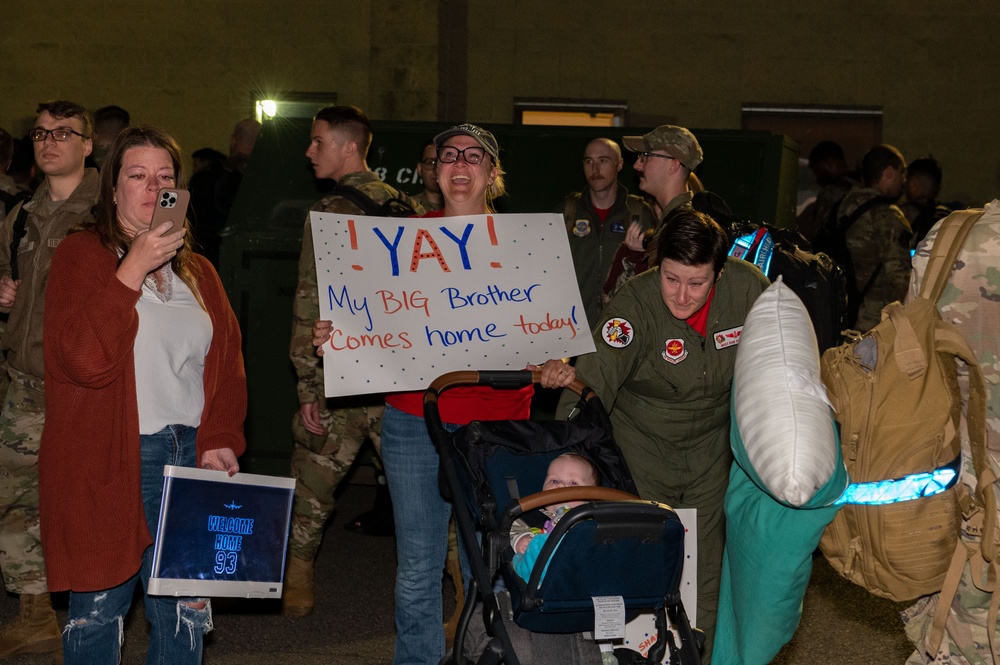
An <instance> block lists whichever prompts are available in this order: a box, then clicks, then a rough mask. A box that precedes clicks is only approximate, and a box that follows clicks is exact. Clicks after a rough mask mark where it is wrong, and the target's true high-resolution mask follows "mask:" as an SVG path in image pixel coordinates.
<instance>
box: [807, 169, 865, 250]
mask: <svg viewBox="0 0 1000 665" xmlns="http://www.w3.org/2000/svg"><path fill="white" fill-rule="evenodd" d="M857 186H858V182H857V181H856V180H854V179H853V178H850V177H848V176H841V177H839V178H837V179H836V180H834V181H833V182H831V183H829V184H827V185H825V186H823V187H821V188H820V190H819V191H818V192H816V202H815V203H814V204H813V219H812V220H811V224H799V225H798V230H799V233H801V234H802V235H803V236H805V237H806V239H807V240H812V239H813V238H815V237H816V234H817V233H819V230H820V229H821V228H823V227H824V226H826V225H827V224H828V223H834V222H835V221H836V220H834V219H832V217H833V216H834V215H835V214H836V211H837V206H838V205H840V202H841V201H842V200H843V199H844V197H845V196H847V193H848V192H849V191H851V189H852V188H854V187H857Z"/></svg>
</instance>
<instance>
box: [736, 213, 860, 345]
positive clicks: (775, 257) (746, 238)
mask: <svg viewBox="0 0 1000 665" xmlns="http://www.w3.org/2000/svg"><path fill="white" fill-rule="evenodd" d="M727 231H729V232H730V233H731V235H730V240H731V241H732V246H731V248H730V250H729V255H730V256H733V257H735V258H738V259H743V260H744V261H747V262H749V263H753V264H754V265H756V266H757V267H758V268H760V269H761V271H762V272H763V273H764V274H765V275H767V278H768V279H770V280H771V281H774V280H775V279H777V277H778V275H781V277H782V279H783V281H784V282H785V284H786V285H788V287H789V288H790V289H792V291H794V292H795V295H797V296H798V297H799V299H800V300H801V301H802V304H803V305H805V307H806V310H807V311H808V312H809V318H810V320H811V321H812V324H813V329H814V330H815V331H816V343H817V345H818V346H819V352H820V353H823V351H825V350H826V349H829V348H831V347H834V346H839V345H840V343H841V341H842V336H841V331H843V330H844V329H845V328H846V327H847V325H846V322H847V312H848V310H847V297H848V296H847V293H848V292H847V280H846V277H845V275H844V271H843V270H842V269H841V267H840V266H839V265H837V263H836V262H835V261H834V260H833V259H831V258H830V257H829V256H827V255H826V254H824V253H822V252H819V253H813V252H810V251H808V250H806V249H803V248H802V246H803V245H804V246H808V242H807V241H806V240H805V238H802V236H801V234H799V233H798V232H797V231H794V230H791V229H781V228H777V227H775V226H771V225H769V224H753V223H752V222H743V223H742V224H740V225H739V226H736V227H731V228H730V229H727ZM800 238H801V240H799V239H800Z"/></svg>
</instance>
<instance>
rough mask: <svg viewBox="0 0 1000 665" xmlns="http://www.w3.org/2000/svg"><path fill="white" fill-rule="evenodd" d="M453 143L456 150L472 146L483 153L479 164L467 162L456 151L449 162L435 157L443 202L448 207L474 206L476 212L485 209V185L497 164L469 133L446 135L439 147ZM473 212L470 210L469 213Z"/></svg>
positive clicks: (491, 180)
mask: <svg viewBox="0 0 1000 665" xmlns="http://www.w3.org/2000/svg"><path fill="white" fill-rule="evenodd" d="M446 147H452V148H457V149H458V150H465V149H466V148H472V149H473V150H476V151H478V152H481V153H483V160H482V161H481V162H480V163H478V164H470V163H469V162H468V161H466V159H465V155H459V157H458V160H457V161H454V162H452V163H450V164H449V163H446V162H442V161H441V160H440V159H438V163H437V174H438V186H439V187H440V188H441V193H442V194H443V195H444V200H445V204H446V206H447V207H449V208H455V207H462V208H465V207H470V208H471V207H474V208H476V209H475V211H474V212H475V213H484V212H487V210H486V188H487V187H489V186H490V183H491V182H493V179H494V178H496V175H497V174H496V168H494V166H493V160H492V159H490V156H489V155H488V154H486V151H485V150H483V148H482V147H481V146H480V145H479V143H478V142H477V141H476V140H475V139H474V138H472V137H471V136H464V135H461V134H459V135H458V136H453V137H451V138H449V139H448V140H447V141H445V142H444V144H443V145H442V146H441V148H446ZM470 214H472V213H470Z"/></svg>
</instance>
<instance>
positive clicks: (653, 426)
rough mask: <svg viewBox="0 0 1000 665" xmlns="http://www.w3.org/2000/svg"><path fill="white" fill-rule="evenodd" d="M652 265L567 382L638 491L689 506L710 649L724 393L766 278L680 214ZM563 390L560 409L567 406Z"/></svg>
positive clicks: (717, 234) (700, 619) (715, 230)
mask: <svg viewBox="0 0 1000 665" xmlns="http://www.w3.org/2000/svg"><path fill="white" fill-rule="evenodd" d="M654 242H655V250H654V251H655V253H654V261H653V263H652V265H655V266H657V267H655V268H653V269H651V270H649V271H647V272H645V273H643V274H641V275H638V276H636V277H634V278H633V279H631V280H630V281H629V282H627V283H626V284H625V285H624V286H623V287H622V289H621V290H620V291H619V292H618V293H617V295H615V297H614V298H613V299H612V300H611V302H610V303H608V306H607V307H606V308H605V310H604V312H603V313H602V315H601V317H600V319H599V320H600V321H601V323H600V325H599V326H597V327H596V328H595V329H594V333H593V334H594V343H595V345H596V347H597V352H596V353H592V354H589V355H586V356H583V357H581V358H579V360H578V361H577V363H576V370H577V378H578V379H580V380H581V381H583V382H584V383H586V384H587V385H589V386H591V387H592V388H593V389H594V390H595V391H596V392H597V394H598V396H599V397H600V398H601V401H602V402H603V403H604V406H605V407H606V408H607V409H608V412H609V413H610V416H611V423H612V425H613V426H614V435H615V439H616V440H617V442H618V445H619V446H620V447H621V449H622V451H623V453H624V455H625V459H626V461H627V462H628V466H629V470H630V471H631V473H632V477H633V479H634V480H635V484H636V487H637V488H638V489H639V493H640V495H641V496H642V498H644V499H651V500H655V501H661V502H663V503H666V504H668V505H670V506H671V507H673V508H696V509H697V510H698V525H697V526H698V530H697V539H698V608H697V622H696V623H697V627H698V628H700V629H702V630H704V631H705V633H706V636H707V638H708V642H707V644H706V646H705V654H704V662H705V663H708V662H709V661H710V656H711V648H712V638H713V636H714V632H715V617H716V610H717V606H718V599H719V577H720V575H721V569H722V549H723V545H724V542H725V522H724V513H723V500H724V498H725V495H726V487H727V485H728V482H729V466H730V464H731V462H732V455H731V453H730V448H729V418H730V413H729V396H730V390H731V387H732V379H733V364H734V362H735V360H736V348H737V346H738V344H739V338H740V333H741V332H742V329H743V322H744V320H745V319H746V315H747V312H749V311H750V307H751V306H752V305H753V303H754V301H755V300H756V299H757V296H759V295H760V294H761V292H762V291H763V290H764V289H765V288H767V286H768V281H767V278H766V277H764V275H763V273H761V272H760V270H758V269H757V267H756V266H754V265H752V264H750V263H747V262H744V261H740V260H738V259H732V258H729V257H728V249H729V241H728V238H727V237H726V233H725V231H723V230H722V228H721V227H720V226H719V225H718V224H717V223H716V222H715V221H713V220H712V218H710V217H708V216H707V215H704V214H702V213H699V212H695V211H692V210H679V211H678V212H677V213H675V214H674V215H672V216H671V217H670V218H668V219H667V220H666V221H665V222H664V225H663V226H662V227H661V229H660V231H659V232H658V233H657V234H656V237H655V240H654ZM574 397H575V396H574V395H572V394H569V393H567V394H566V395H564V396H563V400H562V401H561V402H560V413H561V414H565V413H567V412H568V411H569V410H570V409H571V408H572V405H573V404H574V403H575V399H574Z"/></svg>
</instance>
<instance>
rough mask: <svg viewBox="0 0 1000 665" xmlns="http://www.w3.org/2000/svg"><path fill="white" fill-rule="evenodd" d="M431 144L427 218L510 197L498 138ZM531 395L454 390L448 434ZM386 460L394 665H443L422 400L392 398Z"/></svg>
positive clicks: (326, 330) (322, 333) (438, 506)
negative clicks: (433, 189) (392, 532)
mask: <svg viewBox="0 0 1000 665" xmlns="http://www.w3.org/2000/svg"><path fill="white" fill-rule="evenodd" d="M434 144H435V145H436V146H437V176H438V184H439V186H440V187H441V193H442V194H443V195H444V208H443V209H442V210H438V211H435V212H431V213H428V214H426V215H424V217H455V216H460V215H483V214H487V213H490V212H493V200H494V199H495V198H497V197H499V196H502V195H503V194H504V184H503V168H502V167H501V165H500V159H499V147H498V146H497V142H496V139H495V138H494V137H493V134H491V133H490V132H488V131H486V130H484V129H483V128H481V127H477V126H476V125H471V124H462V125H458V126H456V127H452V128H451V129H448V130H445V131H444V132H441V133H440V134H438V135H437V136H435V137H434ZM331 332H332V324H331V322H330V321H317V322H316V326H315V327H314V329H313V333H314V335H315V339H314V340H313V343H314V344H315V345H316V346H320V345H322V344H324V343H325V342H327V341H328V340H329V339H330V333H331ZM320 352H322V349H320ZM529 369H536V368H535V367H533V366H531V367H529ZM541 370H542V380H541V384H542V385H543V386H544V387H546V388H561V387H563V386H566V385H569V383H571V382H572V381H573V378H574V377H575V371H574V370H573V368H572V367H570V366H569V365H566V364H564V363H563V362H562V361H560V360H549V361H548V362H546V363H545V365H543V366H542V367H541ZM532 394H533V389H532V388H531V387H530V386H529V387H527V388H524V389H521V390H499V391H494V390H493V389H492V388H486V387H470V388H453V389H451V390H448V391H447V392H445V393H443V394H442V395H441V397H440V399H439V401H438V404H439V408H440V410H441V419H442V421H444V423H445V426H446V427H449V428H450V429H454V428H456V427H459V426H461V425H465V424H467V423H469V422H471V421H473V420H513V419H525V418H527V417H528V416H529V415H530V407H531V397H532ZM382 461H383V464H384V465H385V473H386V478H387V479H388V481H389V493H390V494H391V496H392V505H393V513H394V516H395V522H396V553H397V559H398V565H397V568H396V647H395V657H394V659H393V663H394V665H404V664H405V665H412V664H417V663H426V664H428V665H437V663H438V661H440V660H441V658H442V657H443V656H444V653H445V640H444V626H443V624H442V612H443V610H442V599H441V595H442V589H441V568H442V567H443V565H444V561H445V553H446V551H447V548H448V520H449V517H450V516H451V504H449V503H448V502H447V501H445V500H444V499H443V498H441V494H440V492H439V490H438V454H437V450H436V449H435V448H434V444H433V442H432V441H431V439H430V435H429V434H428V433H427V425H426V423H425V422H424V418H423V393H422V392H407V393H393V394H390V395H387V396H386V400H385V414H384V415H383V417H382ZM463 568H465V569H467V566H463Z"/></svg>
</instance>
